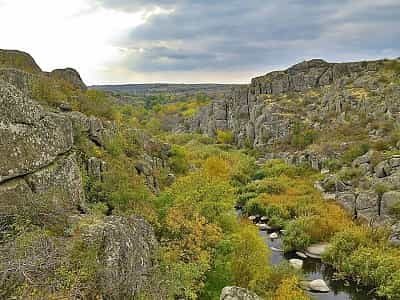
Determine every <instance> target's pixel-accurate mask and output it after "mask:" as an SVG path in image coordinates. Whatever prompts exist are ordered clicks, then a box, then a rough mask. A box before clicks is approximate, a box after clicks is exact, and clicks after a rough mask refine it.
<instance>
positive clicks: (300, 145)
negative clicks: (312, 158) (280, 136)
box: [290, 124, 317, 150]
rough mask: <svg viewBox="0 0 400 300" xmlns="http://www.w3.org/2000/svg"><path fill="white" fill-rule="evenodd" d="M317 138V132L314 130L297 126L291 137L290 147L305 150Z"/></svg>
mask: <svg viewBox="0 0 400 300" xmlns="http://www.w3.org/2000/svg"><path fill="white" fill-rule="evenodd" d="M316 136H317V135H316V132H315V131H314V130H313V129H310V128H306V127H305V126H304V125H300V124H296V125H295V126H294V129H293V133H292V135H291V137H290V145H291V146H292V147H294V148H296V149H300V150H303V149H305V148H306V147H307V146H308V145H311V144H312V143H313V142H314V140H315V139H316Z"/></svg>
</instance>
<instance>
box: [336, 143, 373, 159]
mask: <svg viewBox="0 0 400 300" xmlns="http://www.w3.org/2000/svg"><path fill="white" fill-rule="evenodd" d="M368 150H369V145H368V144H357V145H353V146H351V147H350V148H349V149H347V150H346V151H345V152H344V153H343V155H342V159H341V160H342V162H343V163H345V164H350V163H351V162H352V161H353V160H354V159H356V158H357V157H359V156H361V155H364V154H365V153H367V152H368Z"/></svg>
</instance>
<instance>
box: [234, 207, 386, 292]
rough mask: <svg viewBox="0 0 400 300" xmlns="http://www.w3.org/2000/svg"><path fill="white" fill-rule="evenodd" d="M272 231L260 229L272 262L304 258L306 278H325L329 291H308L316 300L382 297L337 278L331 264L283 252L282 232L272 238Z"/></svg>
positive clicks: (276, 263) (238, 211) (238, 210)
mask: <svg viewBox="0 0 400 300" xmlns="http://www.w3.org/2000/svg"><path fill="white" fill-rule="evenodd" d="M236 214H237V215H238V217H239V218H240V217H241V210H240V209H237V210H236ZM271 233H272V232H271V231H269V232H267V231H264V230H260V236H261V237H262V238H263V239H264V241H265V243H266V244H267V245H268V247H269V248H270V250H271V255H270V263H271V265H278V264H280V263H281V262H283V261H289V259H291V258H298V259H302V260H303V268H302V270H303V274H304V279H305V280H315V279H323V280H324V281H325V282H326V284H327V285H328V287H329V289H330V291H329V292H328V293H313V292H307V293H309V295H310V296H311V297H312V298H313V299H316V300H378V299H380V298H378V297H376V296H374V295H373V294H371V293H370V292H369V290H368V289H366V288H363V287H359V286H357V285H356V284H355V283H352V282H349V281H344V280H338V279H337V278H335V271H334V270H333V269H332V267H330V266H329V265H327V264H325V263H323V262H322V261H321V260H319V259H313V258H310V257H307V258H306V259H304V258H301V257H299V256H297V255H296V253H283V251H277V250H280V249H282V248H283V247H282V239H281V234H280V233H279V232H277V234H278V238H277V239H271V238H270V237H269V236H270V234H271Z"/></svg>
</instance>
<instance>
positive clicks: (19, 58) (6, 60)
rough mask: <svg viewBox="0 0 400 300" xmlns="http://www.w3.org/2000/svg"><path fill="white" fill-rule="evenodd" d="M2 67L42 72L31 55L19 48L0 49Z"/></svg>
mask: <svg viewBox="0 0 400 300" xmlns="http://www.w3.org/2000/svg"><path fill="white" fill-rule="evenodd" d="M0 68H15V69H19V70H23V71H25V72H29V73H41V72H42V70H41V69H40V67H39V66H38V65H37V63H36V62H35V60H34V59H33V57H32V56H31V55H29V54H28V53H26V52H22V51H18V50H3V49H0Z"/></svg>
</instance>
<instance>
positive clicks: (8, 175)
mask: <svg viewBox="0 0 400 300" xmlns="http://www.w3.org/2000/svg"><path fill="white" fill-rule="evenodd" d="M0 106H1V107H2V109H1V111H0V156H1V163H0V206H1V210H0V218H1V219H2V220H0V221H1V222H2V223H4V222H5V221H4V218H8V217H10V216H12V215H14V214H15V213H17V212H18V210H19V209H20V208H21V207H23V206H24V205H27V203H35V201H40V200H44V201H48V202H49V203H50V202H53V203H54V204H55V205H62V206H63V207H64V208H66V209H69V210H71V211H73V210H76V209H83V208H84V192H83V188H82V182H81V176H80V170H79V166H78V163H77V160H76V157H75V154H74V153H73V151H72V145H73V129H72V123H71V120H70V119H69V118H67V117H65V116H63V115H61V114H55V113H50V112H46V111H45V110H44V109H43V108H42V107H41V106H40V105H39V104H38V103H37V102H35V101H33V100H31V99H29V98H28V97H27V96H26V95H24V94H23V93H22V92H20V91H19V90H18V89H17V88H15V87H14V86H12V85H10V84H8V83H5V82H2V81H0Z"/></svg>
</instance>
